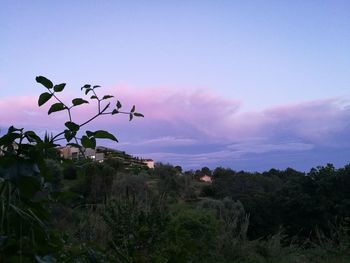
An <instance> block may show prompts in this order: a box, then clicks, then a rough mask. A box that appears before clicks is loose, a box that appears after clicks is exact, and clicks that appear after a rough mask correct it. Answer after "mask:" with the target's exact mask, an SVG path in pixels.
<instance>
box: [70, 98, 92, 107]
mask: <svg viewBox="0 0 350 263" xmlns="http://www.w3.org/2000/svg"><path fill="white" fill-rule="evenodd" d="M72 103H73V105H74V106H78V105H81V104H84V103H89V102H88V101H87V100H83V99H82V98H76V99H73V100H72Z"/></svg>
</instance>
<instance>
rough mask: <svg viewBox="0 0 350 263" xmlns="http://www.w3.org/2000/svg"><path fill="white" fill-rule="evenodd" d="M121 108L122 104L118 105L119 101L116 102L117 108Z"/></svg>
mask: <svg viewBox="0 0 350 263" xmlns="http://www.w3.org/2000/svg"><path fill="white" fill-rule="evenodd" d="M121 107H122V104H121V103H120V101H119V100H118V101H117V108H118V109H120V108H121Z"/></svg>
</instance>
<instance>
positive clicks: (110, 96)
mask: <svg viewBox="0 0 350 263" xmlns="http://www.w3.org/2000/svg"><path fill="white" fill-rule="evenodd" d="M113 97H114V96H112V95H104V96H103V98H102V99H103V100H106V99H110V98H113Z"/></svg>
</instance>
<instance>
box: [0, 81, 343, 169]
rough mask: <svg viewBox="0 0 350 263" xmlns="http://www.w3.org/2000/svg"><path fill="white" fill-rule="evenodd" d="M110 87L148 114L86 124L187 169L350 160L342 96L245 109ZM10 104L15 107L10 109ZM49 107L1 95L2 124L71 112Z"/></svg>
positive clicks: (87, 112) (56, 121)
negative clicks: (342, 154)
mask: <svg viewBox="0 0 350 263" xmlns="http://www.w3.org/2000/svg"><path fill="white" fill-rule="evenodd" d="M106 93H109V94H120V96H118V99H120V100H121V101H122V102H123V104H124V105H123V106H124V107H125V109H126V110H127V109H129V108H131V106H132V105H133V104H135V105H136V109H137V111H139V112H142V113H143V114H144V115H145V118H144V119H136V120H135V121H133V122H128V118H127V116H113V118H112V117H107V118H101V119H99V120H98V121H96V122H95V123H94V124H92V125H90V126H88V127H87V128H88V129H97V128H103V129H108V130H110V131H113V132H114V133H115V134H116V135H117V137H118V138H119V139H120V141H121V143H120V144H117V145H116V144H110V143H106V142H102V141H101V143H102V144H105V145H109V146H111V147H114V148H119V149H122V150H125V151H128V152H130V153H133V154H135V155H141V156H144V157H150V158H154V159H155V160H157V161H163V162H170V163H173V164H180V165H183V166H184V167H186V168H197V167H201V166H205V165H207V166H211V167H215V166H217V165H224V166H237V167H242V169H243V168H244V169H248V170H251V169H257V170H260V169H262V167H265V166H264V165H263V164H264V163H266V164H271V165H275V166H276V167H280V168H285V167H287V166H296V168H298V167H301V168H302V169H304V168H307V167H311V166H315V165H318V164H324V163H326V162H331V161H335V162H337V161H338V162H339V164H345V163H346V162H347V159H346V158H345V157H341V158H339V156H338V155H337V152H345V153H347V152H348V151H349V152H350V150H349V148H350V147H349V139H350V107H349V104H348V103H347V102H344V101H341V100H340V99H329V100H318V101H309V102H303V103H298V104H290V105H279V106H275V107H271V108H268V109H265V110H263V111H250V112H242V111H240V105H241V102H240V101H238V100H232V99H227V98H222V97H220V96H218V95H216V94H214V93H209V92H204V91H200V90H199V91H198V90H186V91H183V92H180V91H173V90H171V89H168V88H152V89H144V90H137V89H133V88H127V87H117V88H113V89H110V90H108V91H107V92H106ZM128 103H129V104H128ZM11 105H16V111H8V110H7V109H8V108H11ZM90 106H91V105H90ZM46 110H47V109H45V108H44V109H39V108H38V107H37V105H36V98H31V97H27V98H6V99H2V100H0V119H1V123H0V125H1V126H2V127H5V126H9V125H11V124H13V123H14V124H16V125H18V126H27V125H29V126H31V127H34V128H35V129H36V130H44V129H50V130H54V131H57V130H59V129H60V127H61V128H62V127H63V126H62V121H64V120H65V116H64V115H62V114H53V115H52V116H51V117H53V118H48V117H47V116H46ZM93 114H94V109H93V110H92V109H91V108H87V107H86V108H85V109H84V110H78V111H76V112H74V116H75V117H76V118H77V120H78V121H83V120H84V119H86V118H88V117H89V116H91V115H93ZM335 156H337V158H335ZM348 156H349V155H348ZM261 158H266V160H265V162H263V161H262V159H261ZM259 163H260V164H261V165H260V166H259V165H257V164H259ZM264 169H265V168H264Z"/></svg>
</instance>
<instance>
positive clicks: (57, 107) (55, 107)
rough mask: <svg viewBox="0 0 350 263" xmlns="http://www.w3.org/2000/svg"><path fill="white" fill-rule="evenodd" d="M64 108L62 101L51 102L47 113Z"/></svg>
mask: <svg viewBox="0 0 350 263" xmlns="http://www.w3.org/2000/svg"><path fill="white" fill-rule="evenodd" d="M65 109H66V106H64V104H63V103H60V102H58V103H55V104H52V105H51V107H50V109H49V111H48V114H51V113H52V112H56V111H61V110H65Z"/></svg>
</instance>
